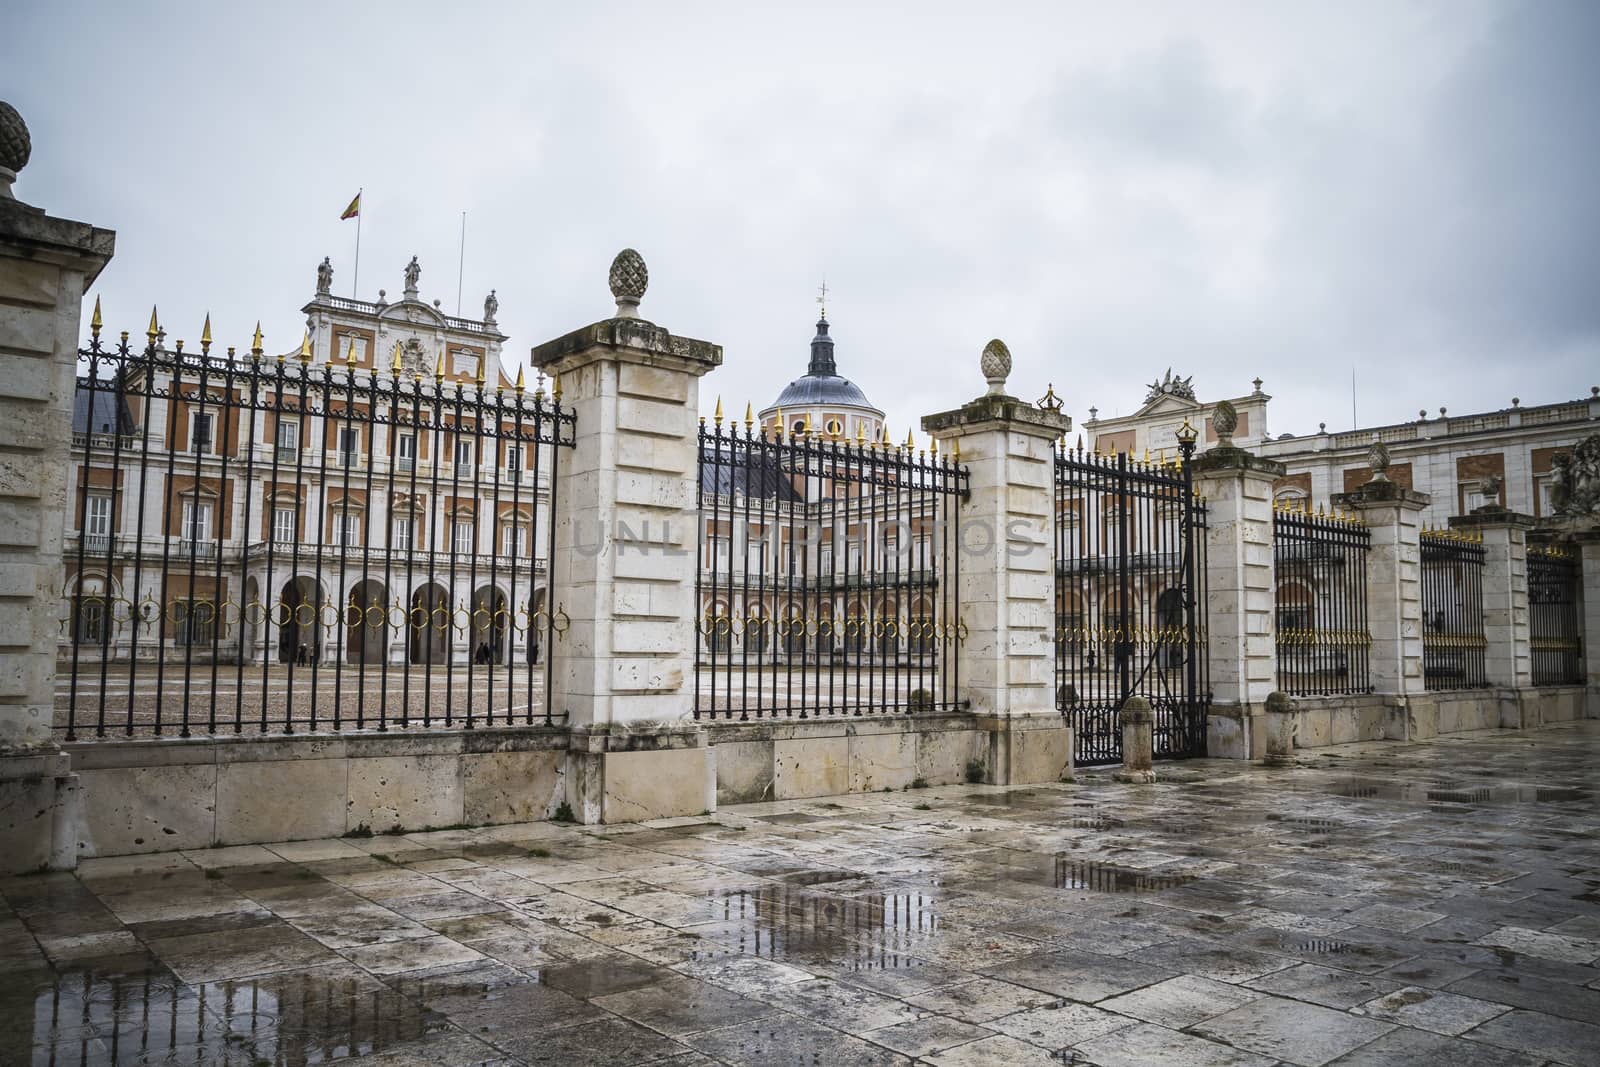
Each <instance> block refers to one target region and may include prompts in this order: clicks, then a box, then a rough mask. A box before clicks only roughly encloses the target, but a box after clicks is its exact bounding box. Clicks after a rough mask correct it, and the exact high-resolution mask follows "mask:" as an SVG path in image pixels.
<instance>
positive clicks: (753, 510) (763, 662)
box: [695, 401, 967, 721]
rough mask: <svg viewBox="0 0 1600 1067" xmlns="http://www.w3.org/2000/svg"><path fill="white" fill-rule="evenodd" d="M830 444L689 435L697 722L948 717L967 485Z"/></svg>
mask: <svg viewBox="0 0 1600 1067" xmlns="http://www.w3.org/2000/svg"><path fill="white" fill-rule="evenodd" d="M839 430H840V427H839V426H837V424H835V425H834V426H832V427H831V432H827V433H823V432H818V431H817V430H814V429H811V428H809V427H807V428H806V429H805V430H803V431H801V432H793V431H791V432H790V434H789V436H787V437H785V436H784V432H783V423H782V419H781V417H780V418H779V419H778V421H777V425H776V426H775V427H773V428H771V429H768V428H766V427H763V426H758V425H756V424H755V421H754V419H753V417H752V416H751V414H750V413H749V412H748V411H747V412H746V415H745V420H744V426H743V428H742V429H741V428H740V427H739V426H738V425H737V424H736V423H735V422H734V421H732V420H729V421H728V422H727V424H726V425H724V422H723V419H722V414H721V403H720V401H719V402H718V408H717V415H716V418H715V420H714V424H713V425H712V426H710V427H707V426H706V424H705V421H704V420H702V421H701V425H700V437H699V471H700V473H699V479H700V481H699V486H700V506H701V517H700V547H699V552H700V556H699V569H698V571H697V575H698V577H697V581H696V587H695V593H696V599H697V609H696V614H697V625H696V634H697V637H696V671H695V715H696V717H705V718H710V719H717V718H722V719H735V718H736V719H738V720H739V721H748V720H750V719H759V718H772V717H785V718H787V717H795V718H801V719H804V718H811V717H815V716H827V715H855V716H859V715H878V714H888V713H897V712H906V711H910V712H916V711H933V710H943V709H949V708H953V707H956V706H958V701H957V697H956V692H957V685H958V683H959V677H958V663H957V657H956V655H955V652H956V648H957V646H958V645H959V643H960V642H961V640H962V638H963V637H964V636H965V627H964V626H963V624H962V623H961V618H960V616H961V612H960V604H959V602H958V601H957V599H956V582H957V580H958V578H959V574H960V553H959V552H958V551H956V537H957V521H958V519H959V515H958V505H959V502H960V500H961V497H962V495H963V494H965V493H966V491H967V471H966V469H965V468H964V467H963V466H962V465H961V464H960V462H959V459H960V457H959V455H955V456H941V455H939V454H938V446H937V443H935V444H934V445H933V446H932V452H931V453H930V452H929V451H927V450H923V451H918V450H916V449H915V448H914V447H913V445H912V443H911V440H910V439H909V438H908V439H907V441H906V443H905V444H904V445H894V444H891V443H890V442H889V441H888V440H887V439H884V440H881V441H869V440H865V439H864V438H858V439H857V440H855V441H850V440H847V439H845V438H844V437H843V436H842V434H841V433H840V432H838V431H839Z"/></svg>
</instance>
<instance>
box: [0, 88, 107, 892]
mask: <svg viewBox="0 0 1600 1067" xmlns="http://www.w3.org/2000/svg"><path fill="white" fill-rule="evenodd" d="M31 150H32V148H31V142H30V140H29V135H28V127H27V124H26V123H24V122H23V120H22V116H20V115H19V114H17V112H16V110H15V109H14V108H12V107H11V105H9V104H6V103H3V102H0V873H9V874H14V873H18V872H22V871H32V870H40V869H43V868H53V869H70V868H72V867H74V866H76V864H77V858H78V856H77V842H78V838H79V835H78V832H77V821H78V807H79V804H78V798H79V793H78V781H77V777H76V776H75V775H74V774H73V773H72V769H71V766H70V759H69V757H68V756H67V755H65V754H64V753H62V751H61V749H60V748H59V746H58V745H57V744H56V737H55V733H54V730H53V728H52V723H53V716H54V710H55V682H56V662H55V646H56V634H57V632H58V629H59V621H58V620H59V615H60V611H61V603H60V600H59V599H58V598H57V596H56V594H55V592H54V590H55V589H56V588H57V587H58V585H59V583H60V580H61V573H62V571H61V545H62V539H63V536H64V531H65V525H64V524H65V519H66V514H67V510H68V509H67V496H68V490H69V487H68V485H67V473H68V471H69V470H70V469H71V464H70V463H69V462H68V447H69V444H70V442H71V440H72V402H73V392H74V389H75V383H76V381H77V366H78V325H79V319H80V316H81V314H82V301H83V294H84V292H85V291H86V290H87V289H88V288H89V286H90V285H92V284H93V283H94V280H95V278H96V277H98V276H99V274H100V272H101V270H103V269H104V268H105V265H106V263H107V262H108V261H110V259H111V255H112V252H113V250H114V248H115V245H116V235H115V234H114V233H112V232H111V231H110V230H103V229H100V228H99V227H96V226H91V225H89V224H88V223H84V222H73V221H70V220H68V219H62V218H56V217H54V216H52V215H48V214H46V213H45V211H44V210H43V209H42V208H38V207H33V206H32V205H29V204H26V203H24V202H22V201H21V200H19V199H17V198H16V196H15V195H14V194H13V192H12V188H11V187H12V183H13V182H14V181H15V180H16V178H17V174H18V172H19V171H21V170H22V169H23V167H25V166H26V165H27V163H28V157H29V155H30V153H31ZM98 318H99V316H98V315H96V321H95V323H94V328H95V331H96V333H98V332H99V321H98Z"/></svg>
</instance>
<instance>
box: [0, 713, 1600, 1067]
mask: <svg viewBox="0 0 1600 1067" xmlns="http://www.w3.org/2000/svg"><path fill="white" fill-rule="evenodd" d="M1597 757H1600V723H1596V722H1585V723H1578V724H1572V725H1566V726H1558V727H1550V728H1546V729H1542V730H1537V731H1530V732H1494V733H1487V734H1475V735H1463V736H1456V737H1451V738H1441V739H1439V740H1436V741H1430V742H1425V743H1416V744H1392V743H1389V744H1363V745H1347V746H1341V747H1337V748H1331V749H1323V750H1318V751H1317V752H1316V753H1315V754H1308V755H1304V756H1303V758H1302V764H1301V765H1300V766H1298V767H1295V768H1282V769H1264V768H1261V767H1259V766H1249V765H1244V764H1240V763H1233V762H1227V761H1221V760H1198V761H1189V762H1184V763H1172V764H1162V765H1159V768H1158V770H1159V772H1160V774H1161V775H1162V781H1161V782H1160V783H1159V784H1157V785H1155V786H1131V785H1120V784H1117V783H1114V782H1112V781H1111V779H1110V777H1109V774H1108V773H1107V772H1104V771H1091V772H1087V773H1084V774H1082V775H1081V776H1080V779H1079V781H1078V782H1076V783H1073V784H1068V785H1060V786H1033V787H1026V788H1014V789H1002V788H996V787H985V786H962V787H946V788H936V789H919V790H907V791H903V792H896V793H886V794H871V795H856V796H846V797H834V798H826V799H821V800H813V801H791V802H783V803H772V804H758V805H746V806H741V807H736V808H728V809H725V810H723V811H720V812H718V813H717V814H716V815H715V816H711V817H706V818H694V819H672V820H663V821H659V822H655V823H650V824H643V825H630V826H611V827H577V826H561V825H554V824H547V823H545V824H531V825H519V826H507V827H497V828H491V829H484V830H448V831H436V832H428V833H415V834H407V835H397V836H382V837H373V838H350V839H341V840H332V841H305V842H293V843H286V844H280V845H271V846H240V847H232V848H217V849H209V850H204V851H196V852H186V853H179V854H168V855H157V856H142V857H123V858H109V859H95V860H88V861H86V862H84V864H83V865H82V867H81V869H80V870H79V871H78V872H77V873H76V874H41V875H34V876H27V877H21V878H13V879H9V880H4V881H0V900H3V906H0V1064H29V1063H35V1064H59V1065H67V1064H102V1063H105V1064H110V1063H117V1064H135V1063H140V1064H142V1063H151V1064H153V1063H180V1064H250V1065H263V1064H281V1065H290V1064H302V1063H315V1062H324V1061H328V1060H336V1059H340V1058H345V1057H364V1059H365V1062H366V1063H369V1064H383V1065H386V1067H399V1065H402V1064H434V1063H440V1064H473V1063H489V1064H547V1063H548V1064H556V1063H559V1064H603V1065H622V1064H639V1063H660V1064H675V1065H681V1067H689V1065H694V1064H712V1063H725V1064H739V1065H743V1064H750V1065H757V1064H759V1065H763V1067H766V1065H771V1064H790V1063H796V1064H799V1063H805V1064H827V1065H855V1064H907V1063H912V1062H918V1063H926V1064H934V1065H942V1067H979V1065H988V1064H997V1065H998V1064H1004V1065H1013V1064H1016V1065H1027V1064H1039V1065H1059V1064H1062V1063H1089V1064H1099V1065H1102V1067H1121V1065H1130V1067H1134V1065H1137V1067H1150V1065H1161V1064H1183V1065H1212V1064H1215V1065H1224V1064H1230V1065H1243V1067H1254V1065H1261V1067H1266V1065H1269V1064H1274V1063H1286V1064H1296V1065H1305V1067H1313V1065H1320V1064H1328V1063H1332V1064H1340V1065H1356V1064H1385V1063H1393V1064H1408V1065H1419V1067H1427V1065H1433V1064H1448V1065H1450V1067H1464V1065H1470V1064H1492V1065H1521V1064H1529V1065H1531V1064H1540V1063H1559V1064H1574V1065H1591V1064H1600V969H1597V968H1596V966H1595V963H1596V960H1597V958H1600V832H1597V831H1600V808H1597V803H1596V801H1597V797H1596V790H1597V789H1600V781H1597V770H1596V769H1597V768H1600V758H1597Z"/></svg>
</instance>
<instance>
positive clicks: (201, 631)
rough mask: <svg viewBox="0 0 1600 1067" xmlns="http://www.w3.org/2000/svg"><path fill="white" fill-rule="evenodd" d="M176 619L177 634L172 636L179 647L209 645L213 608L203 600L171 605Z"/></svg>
mask: <svg viewBox="0 0 1600 1067" xmlns="http://www.w3.org/2000/svg"><path fill="white" fill-rule="evenodd" d="M173 608H174V611H173V614H174V615H175V616H176V617H177V620H178V623H177V627H178V628H177V632H176V633H175V634H174V635H173V637H174V639H175V640H176V642H177V643H178V644H179V645H209V644H210V643H211V633H212V625H211V624H212V620H213V619H214V618H215V608H213V606H212V605H211V604H210V603H208V602H206V601H203V600H179V601H177V602H175V603H174V604H173Z"/></svg>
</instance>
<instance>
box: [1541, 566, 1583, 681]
mask: <svg viewBox="0 0 1600 1067" xmlns="http://www.w3.org/2000/svg"><path fill="white" fill-rule="evenodd" d="M1581 575H1582V566H1581V563H1580V561H1579V557H1578V553H1577V552H1575V551H1573V550H1572V549H1570V548H1567V547H1565V546H1562V545H1551V544H1530V545H1529V546H1528V629H1529V637H1530V638H1531V641H1532V647H1533V684H1534V685H1582V684H1583V681H1584V677H1583V630H1582V628H1581V627H1580V625H1579V622H1578V583H1579V579H1580V577H1581Z"/></svg>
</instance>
